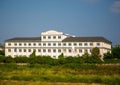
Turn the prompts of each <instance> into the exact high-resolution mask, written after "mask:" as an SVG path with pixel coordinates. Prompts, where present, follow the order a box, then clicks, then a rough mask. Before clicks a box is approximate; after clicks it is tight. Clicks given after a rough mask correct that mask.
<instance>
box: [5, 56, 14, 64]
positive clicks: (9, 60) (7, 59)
mask: <svg viewBox="0 0 120 85" xmlns="http://www.w3.org/2000/svg"><path fill="white" fill-rule="evenodd" d="M4 63H15V61H14V59H13V58H12V57H11V56H7V57H5V60H4Z"/></svg>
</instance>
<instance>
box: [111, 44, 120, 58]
mask: <svg viewBox="0 0 120 85" xmlns="http://www.w3.org/2000/svg"><path fill="white" fill-rule="evenodd" d="M112 56H113V57H114V58H118V59H120V46H116V47H113V48H112Z"/></svg>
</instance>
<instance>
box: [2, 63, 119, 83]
mask: <svg viewBox="0 0 120 85" xmlns="http://www.w3.org/2000/svg"><path fill="white" fill-rule="evenodd" d="M8 81H10V83H11V84H12V83H13V84H14V83H15V84H16V82H18V81H20V82H21V84H19V85H24V84H26V82H31V83H29V84H27V85H33V84H32V83H36V85H37V84H38V85H39V83H42V82H44V83H47V84H44V83H43V85H61V84H62V85H77V84H78V83H80V84H81V83H83V85H84V83H88V84H92V83H95V84H97V83H99V84H108V85H120V65H101V64H100V65H95V64H79V65H76V68H73V64H71V65H69V66H68V65H60V66H49V65H40V64H35V65H25V66H23V65H21V66H18V65H16V64H0V85H9V84H7V82H8ZM14 81H15V82H14ZM51 82H52V83H51ZM57 82H59V83H60V84H59V83H58V84H57ZM65 82H66V83H65ZM70 82H71V83H70ZM41 85H42V84H41Z"/></svg>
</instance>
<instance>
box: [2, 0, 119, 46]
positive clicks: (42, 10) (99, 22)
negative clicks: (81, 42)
mask: <svg viewBox="0 0 120 85" xmlns="http://www.w3.org/2000/svg"><path fill="white" fill-rule="evenodd" d="M51 29H52V30H57V31H61V32H64V33H67V34H72V35H76V36H103V37H105V38H107V39H108V40H110V41H112V42H113V45H115V44H120V0H0V43H4V40H6V39H9V38H13V37H39V36H40V33H41V32H43V31H47V30H51Z"/></svg>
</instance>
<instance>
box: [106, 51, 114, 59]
mask: <svg viewBox="0 0 120 85" xmlns="http://www.w3.org/2000/svg"><path fill="white" fill-rule="evenodd" d="M112 58H113V56H112V54H111V53H110V51H108V52H107V53H105V54H104V59H112Z"/></svg>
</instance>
